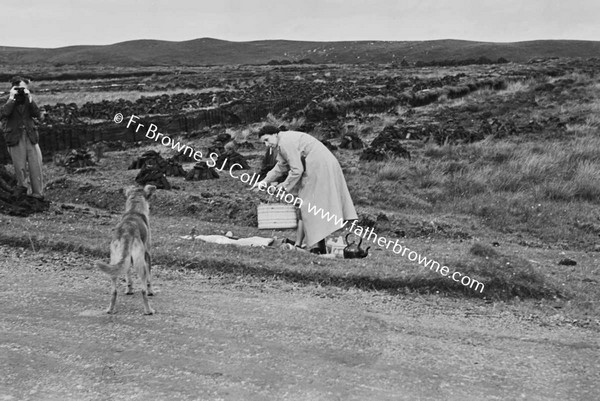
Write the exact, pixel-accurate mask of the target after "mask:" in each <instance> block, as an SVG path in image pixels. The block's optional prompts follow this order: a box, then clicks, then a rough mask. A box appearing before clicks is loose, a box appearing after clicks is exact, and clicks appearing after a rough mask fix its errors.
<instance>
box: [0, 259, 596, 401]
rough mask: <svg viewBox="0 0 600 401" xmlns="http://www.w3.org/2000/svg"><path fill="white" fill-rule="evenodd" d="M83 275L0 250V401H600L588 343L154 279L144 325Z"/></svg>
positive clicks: (171, 274) (476, 307)
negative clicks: (113, 308) (113, 310)
mask: <svg viewBox="0 0 600 401" xmlns="http://www.w3.org/2000/svg"><path fill="white" fill-rule="evenodd" d="M88 264H89V263H88V261H87V260H86V259H85V258H84V257H82V256H81V255H78V254H66V255H65V254H60V253H55V252H47V251H43V252H40V251H38V252H33V251H32V250H23V249H21V248H7V247H0V312H1V314H0V330H1V331H0V360H1V365H0V401H3V400H146V401H147V400H353V399H354V400H508V399H510V400H512V399H524V400H551V399H555V400H596V399H600V352H599V350H600V339H599V337H598V334H597V333H596V332H593V331H591V330H586V329H582V328H577V327H573V326H569V325H560V324H556V325H546V326H541V325H539V324H538V323H535V322H531V321H526V320H522V319H518V318H517V317H516V316H515V315H514V314H512V313H510V312H506V311H504V312H499V311H498V310H496V309H495V308H494V307H493V306H492V305H489V304H488V305H486V304H483V303H482V302H481V301H464V300H452V299H443V298H437V297H410V298H401V297H392V296H389V295H387V294H385V293H374V292H362V291H358V290H356V291H355V290H350V291H348V290H343V289H339V288H331V287H318V286H298V285H296V284H293V283H287V282H282V281H277V280H266V281H264V280H263V281H261V280H258V279H251V278H243V277H239V278H237V279H236V278H231V277H207V276H205V275H203V274H202V273H197V272H189V271H188V272H183V271H174V270H170V269H167V268H165V267H163V266H156V267H155V273H156V274H155V275H156V278H155V288H156V290H157V293H156V296H154V297H153V298H151V302H152V305H153V307H154V308H155V309H156V311H157V314H156V315H154V316H143V315H142V303H141V295H140V293H139V291H137V292H136V294H135V295H133V296H125V295H122V293H121V294H119V300H118V301H117V308H118V309H117V314H116V315H106V314H105V313H104V312H103V310H104V309H105V307H106V306H107V302H108V297H109V280H108V278H107V277H105V276H104V275H103V274H101V273H100V272H99V271H96V270H85V269H84V268H83V267H84V266H86V265H88ZM136 284H137V283H136Z"/></svg>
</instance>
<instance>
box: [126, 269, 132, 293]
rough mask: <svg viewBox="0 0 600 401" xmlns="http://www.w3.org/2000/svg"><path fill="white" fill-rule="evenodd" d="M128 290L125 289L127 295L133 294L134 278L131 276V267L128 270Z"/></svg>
mask: <svg viewBox="0 0 600 401" xmlns="http://www.w3.org/2000/svg"><path fill="white" fill-rule="evenodd" d="M126 276H127V290H125V295H131V294H133V279H132V278H131V269H129V270H127V273H126Z"/></svg>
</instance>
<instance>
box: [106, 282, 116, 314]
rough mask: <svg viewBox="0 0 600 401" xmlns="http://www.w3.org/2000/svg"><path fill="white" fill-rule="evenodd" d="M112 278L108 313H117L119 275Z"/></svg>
mask: <svg viewBox="0 0 600 401" xmlns="http://www.w3.org/2000/svg"><path fill="white" fill-rule="evenodd" d="M111 280H112V294H111V296H110V305H109V306H108V309H107V310H106V313H110V314H112V313H115V304H116V303H117V277H111Z"/></svg>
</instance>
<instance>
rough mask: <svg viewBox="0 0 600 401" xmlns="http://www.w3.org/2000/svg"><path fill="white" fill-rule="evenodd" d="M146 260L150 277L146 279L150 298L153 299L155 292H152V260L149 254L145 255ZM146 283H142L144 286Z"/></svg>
mask: <svg viewBox="0 0 600 401" xmlns="http://www.w3.org/2000/svg"><path fill="white" fill-rule="evenodd" d="M144 259H145V260H146V266H147V267H148V277H147V279H146V281H147V283H148V286H147V288H148V296H149V297H151V296H153V295H154V291H153V290H152V258H151V257H150V254H149V253H148V252H145V253H144ZM143 284H144V283H142V285H143Z"/></svg>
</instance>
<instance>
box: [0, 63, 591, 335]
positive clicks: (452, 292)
mask: <svg viewBox="0 0 600 401" xmlns="http://www.w3.org/2000/svg"><path fill="white" fill-rule="evenodd" d="M503 68H504V70H502V71H505V73H506V74H507V75H509V74H511V73H515V71H517V70H519V69H520V68H525V67H522V66H518V65H514V66H512V67H510V66H509V67H503ZM511 68H512V69H514V70H515V71H511V70H510V69H511ZM344 71H345V69H344V68H339V69H335V68H334V69H333V70H332V74H333V75H332V76H333V77H334V78H335V76H336V74H343V73H344ZM361 71H363V72H364V71H366V70H364V69H363V70H361ZM482 71H483V72H482ZM458 72H460V73H465V72H469V68H468V67H457V69H456V70H453V69H452V68H446V69H444V73H443V74H442V73H438V74H436V73H435V71H434V70H433V69H432V68H427V69H423V70H417V69H415V70H414V73H415V74H416V75H418V74H420V75H421V76H427V77H430V78H431V77H433V78H436V79H437V78H441V77H443V76H446V75H448V74H452V73H458ZM483 73H485V68H483V67H482V69H480V70H477V71H472V74H474V75H475V74H483ZM294 74H297V72H294ZM320 74H321V75H323V72H322V71H321V72H320ZM365 74H366V73H365ZM321 75H319V76H321ZM289 76H292V75H291V74H290V75H289ZM349 78H350V77H346V80H348V79H349ZM256 82H258V81H256ZM329 82H334V80H333V79H330V80H329ZM71 84H72V83H71ZM242 84H244V82H242ZM246 84H247V85H249V86H250V85H251V84H249V83H246ZM548 84H549V85H552V87H553V88H554V89H552V90H542V89H540V88H542V87H543V86H544V85H548ZM311 85H312V83H311ZM227 87H229V86H228V83H224V85H223V86H222V88H227ZM211 88H215V86H214V85H212V86H211ZM182 91H191V92H188V93H195V92H193V91H201V90H200V89H183V90H179V89H172V90H165V91H156V92H150V93H155V94H159V93H160V94H162V93H166V94H174V93H180V92H182ZM141 95H147V93H145V92H135V91H134V92H130V91H129V92H119V91H116V92H110V91H105V92H102V91H99V92H95V93H90V94H86V93H78V92H76V91H73V92H68V93H57V94H50V95H47V97H46V98H44V96H45V95H40V97H39V99H40V100H39V101H40V102H47V104H51V103H52V102H60V101H64V102H66V100H63V99H65V98H63V97H62V96H71V97H72V101H74V102H76V103H77V104H82V103H85V102H87V101H93V102H100V101H102V100H109V101H111V100H115V99H118V97H123V96H128V99H129V100H135V98H136V97H137V96H141ZM88 96H91V97H88ZM333 101H336V100H335V99H334V100H333ZM599 105H600V78H598V77H596V76H594V75H593V74H590V73H587V72H574V73H569V74H565V75H563V76H559V77H548V76H540V77H537V78H529V77H528V78H524V79H512V80H510V81H509V83H508V85H507V86H506V87H505V89H502V90H488V89H483V90H478V91H472V92H471V93H469V94H468V95H466V96H464V97H461V98H460V99H449V98H447V97H441V98H439V99H438V101H436V102H434V103H431V104H429V105H426V106H422V107H414V108H411V107H406V106H398V107H392V108H390V110H388V111H386V112H381V113H369V112H360V111H358V112H348V113H346V114H345V115H344V117H343V118H342V119H341V121H339V120H338V122H339V124H340V125H338V126H337V128H336V129H337V131H334V132H335V134H333V135H332V134H331V132H332V131H331V130H327V129H328V126H326V125H325V123H324V122H323V123H321V124H317V125H316V126H315V127H314V131H313V133H314V134H315V135H317V136H323V135H325V133H327V135H328V136H329V138H330V139H331V141H332V142H334V143H335V144H339V142H340V140H341V138H342V136H343V135H346V134H349V133H355V134H357V135H359V136H360V137H361V139H362V140H363V141H364V142H365V143H366V144H369V143H370V142H371V141H372V140H373V139H374V138H375V137H376V136H377V135H378V134H379V133H381V132H382V131H383V130H384V129H385V128H386V127H404V126H409V125H415V126H421V125H422V126H424V125H425V124H429V123H430V122H431V121H433V122H438V123H440V124H441V125H442V126H444V124H446V125H447V126H450V124H451V122H450V120H452V121H454V122H456V121H459V122H460V123H461V124H463V126H465V127H467V128H469V129H472V130H475V131H476V130H477V127H478V125H477V123H476V122H474V120H475V119H479V120H483V119H489V120H492V119H496V120H498V121H500V122H501V123H502V124H504V125H503V126H502V127H506V126H508V123H509V122H511V121H512V122H515V124H517V125H516V128H517V133H516V134H510V135H509V134H506V132H508V131H502V130H501V129H500V128H497V129H496V131H494V132H493V133H492V134H491V135H487V136H486V138H485V139H484V140H480V141H475V142H472V143H468V142H465V143H442V144H436V143H435V142H434V141H433V140H426V139H427V138H425V139H421V140H413V139H406V140H401V143H402V144H403V145H404V146H405V147H406V148H407V149H408V150H410V153H411V155H412V157H411V159H410V161H409V160H406V159H402V158H390V159H388V160H385V161H380V162H363V161H359V156H360V151H352V150H349V149H340V150H337V151H335V155H336V157H337V158H338V160H339V161H340V164H341V165H342V167H343V168H344V171H345V175H346V179H347V181H348V185H349V187H350V191H351V193H352V196H353V199H354V202H355V204H356V206H357V209H358V212H359V216H360V217H361V219H362V221H371V222H372V223H374V224H375V231H376V232H377V233H378V234H379V235H382V236H385V237H386V238H390V239H398V240H399V241H400V242H401V243H402V244H403V245H405V246H407V247H409V248H411V249H414V250H418V252H419V253H420V254H422V255H425V256H428V257H430V258H433V259H435V260H438V261H439V262H440V263H443V264H445V265H447V266H449V267H450V268H451V270H452V271H454V270H456V271H461V272H462V273H464V274H468V275H470V276H471V277H473V278H475V279H477V280H479V281H481V282H483V283H485V290H484V291H483V293H482V294H478V293H475V292H474V291H472V290H470V289H468V288H464V287H462V286H460V285H458V284H456V283H453V282H452V281H451V280H448V279H447V278H443V277H441V276H440V275H439V274H438V273H436V272H433V271H429V270H428V269H425V268H423V267H421V266H419V265H418V263H416V262H411V261H409V260H408V259H407V258H406V257H402V256H400V255H396V254H394V253H393V252H391V251H390V250H385V249H377V248H378V247H377V246H374V247H373V248H372V249H371V255H370V256H369V257H368V258H366V259H361V260H338V259H325V258H319V257H316V256H313V255H309V254H305V253H302V252H286V251H283V250H280V249H271V248H266V249H249V248H243V247H235V246H223V245H214V244H207V243H203V242H198V241H187V240H183V239H181V238H179V237H180V236H182V235H186V234H189V232H190V231H191V230H192V228H195V229H196V230H198V233H200V234H224V233H225V232H227V231H230V230H231V231H233V232H234V233H235V235H238V236H252V235H265V236H272V235H277V236H279V237H281V236H290V237H291V236H292V235H293V233H292V232H291V231H287V232H259V230H258V229H257V228H256V221H255V219H256V215H255V207H256V204H257V203H258V202H259V201H260V199H259V198H258V197H257V196H256V195H254V194H251V193H249V192H248V191H247V188H245V187H244V186H243V184H242V183H240V182H239V181H237V180H235V179H233V178H231V177H228V176H227V175H226V174H223V177H222V178H220V179H219V180H212V181H202V182H187V181H184V180H183V179H182V178H169V180H170V181H171V182H172V183H175V184H177V185H178V186H179V187H180V188H181V189H179V190H173V191H162V190H161V191H158V193H157V195H156V198H155V200H154V201H153V206H152V222H153V223H152V224H153V230H154V233H155V234H154V245H153V246H154V255H155V260H156V261H157V263H159V264H161V265H166V266H172V268H174V269H202V270H205V271H207V272H209V273H211V274H215V275H217V274H218V275H226V276H230V277H236V276H241V275H252V276H257V277H261V278H264V279H265V280H267V279H269V278H278V279H285V280H289V281H293V282H297V283H300V284H301V283H305V282H310V283H319V284H320V285H322V286H324V287H327V286H338V287H343V288H348V287H358V288H361V289H364V290H366V291H375V292H387V293H390V294H392V295H398V294H408V295H410V294H413V295H415V296H416V294H420V295H419V296H421V295H423V294H424V295H426V296H438V295H442V296H447V297H464V298H472V297H473V298H482V299H485V300H486V302H489V303H490V304H492V305H493V306H491V307H494V308H496V307H498V308H500V307H510V308H512V309H513V310H516V311H517V313H520V314H522V315H523V316H529V315H535V316H545V318H548V319H549V318H550V317H552V316H557V315H558V316H559V317H560V319H566V320H569V321H572V322H576V324H579V325H582V326H586V327H588V326H590V327H595V328H598V327H600V321H599V320H598V319H597V316H598V313H599V312H600V308H599V305H598V299H599V298H600V290H598V286H597V284H598V281H599V280H600V270H599V268H598V259H599V255H600V253H598V252H597V251H598V250H599V249H600V248H599V247H598V245H597V241H598V235H599V234H600V213H599V212H598V206H599V202H600V198H599V195H600V151H599V150H598V149H599V145H600V142H599V140H598V134H599V132H598V130H599V127H600V123H599V120H598V117H597V112H598V110H599V108H600V106H599ZM485 116H488V117H485ZM295 118H296V117H293V116H290V115H285V114H282V115H278V116H276V117H272V119H274V120H273V121H274V122H277V123H283V124H286V125H288V126H294V125H302V123H303V122H304V121H303V120H298V119H297V118H296V119H295ZM479 120H477V121H479ZM260 124H261V123H258V124H251V125H244V126H233V127H222V126H218V127H212V128H211V129H210V133H209V135H208V136H200V137H198V136H194V135H189V134H194V133H182V134H181V138H182V139H185V140H186V141H187V142H189V143H190V144H193V146H194V147H195V148H202V149H206V148H208V147H209V146H210V145H211V141H212V140H213V139H214V137H215V136H216V135H218V134H219V133H223V132H225V131H227V132H229V133H231V134H232V135H233V136H234V137H236V136H237V137H245V136H246V134H247V133H248V129H256V128H257V127H258V126H259V125H260ZM340 127H341V128H340ZM530 127H533V128H531V130H530V131H527V130H528V129H529V128H530ZM536 127H537V128H536ZM539 127H541V128H539ZM255 145H256V149H255V150H249V151H242V153H243V154H244V155H246V156H248V157H249V160H250V163H251V165H252V167H253V168H257V167H258V166H259V164H260V156H261V155H262V148H261V147H260V145H259V144H258V142H257V141H256V142H255ZM149 149H154V150H157V151H160V152H161V153H163V154H165V155H167V156H168V155H169V154H168V152H167V151H166V150H165V149H164V148H162V147H161V146H160V145H151V144H144V145H142V146H141V147H137V148H130V149H128V150H126V151H121V152H107V153H106V155H105V158H104V159H102V160H100V162H99V165H98V166H97V167H96V170H95V171H93V172H90V173H86V174H81V175H78V174H70V173H67V172H66V171H65V170H64V169H63V168H62V167H57V166H53V165H49V164H48V165H46V166H45V171H46V179H47V182H48V183H49V187H48V198H49V199H50V200H52V201H53V202H54V203H53V206H52V209H51V211H50V212H48V213H45V214H41V215H34V216H31V217H29V218H26V219H23V218H15V217H6V216H4V217H2V222H3V226H4V227H5V229H4V230H3V232H2V234H1V235H0V239H1V241H2V242H3V243H12V244H16V245H19V246H25V247H31V248H32V249H35V250H39V249H43V248H47V247H49V248H52V249H58V250H76V251H80V252H84V253H87V254H90V255H92V256H94V257H95V258H106V257H107V255H108V242H109V236H110V230H111V228H112V227H113V226H114V225H115V224H116V223H117V221H118V216H119V213H120V211H121V210H122V207H123V200H122V199H121V196H122V195H121V194H120V193H119V190H120V188H122V187H123V186H126V185H131V184H133V183H134V181H133V178H134V177H135V175H136V174H137V170H135V171H131V170H129V171H128V170H126V168H127V166H128V165H129V164H130V162H131V161H132V160H133V159H134V158H136V157H138V156H139V155H141V153H143V152H144V151H145V150H149ZM191 167H192V165H191V164H189V165H186V166H185V168H186V169H189V168H191ZM63 204H69V205H70V204H72V205H75V206H74V208H69V207H67V208H64V207H62V205H63ZM85 208H88V210H86V209H85ZM565 258H570V259H573V260H575V261H576V262H577V264H576V265H574V266H566V265H559V264H558V262H559V261H560V260H562V259H565Z"/></svg>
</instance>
